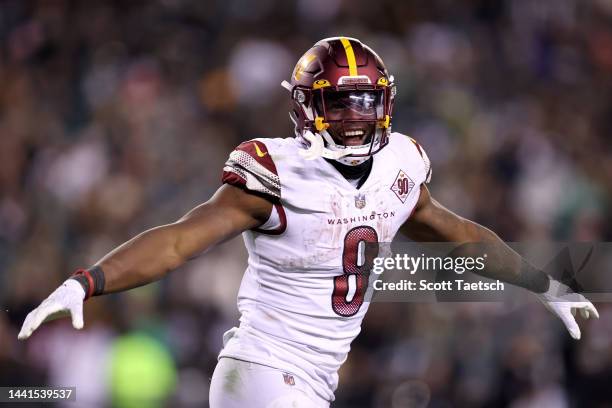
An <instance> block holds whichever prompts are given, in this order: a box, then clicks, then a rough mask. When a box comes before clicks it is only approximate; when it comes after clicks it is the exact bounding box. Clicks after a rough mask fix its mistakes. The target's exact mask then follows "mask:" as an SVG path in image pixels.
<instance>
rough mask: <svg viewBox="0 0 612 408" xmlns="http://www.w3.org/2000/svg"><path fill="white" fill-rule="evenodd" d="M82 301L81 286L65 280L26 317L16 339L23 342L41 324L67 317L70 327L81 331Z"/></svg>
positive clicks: (73, 281)
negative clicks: (68, 317) (70, 321)
mask: <svg viewBox="0 0 612 408" xmlns="http://www.w3.org/2000/svg"><path fill="white" fill-rule="evenodd" d="M84 299H85V290H84V289H83V286H81V284H80V283H79V282H77V281H76V280H74V279H68V280H66V281H65V282H64V283H63V284H62V286H60V287H59V288H57V289H55V291H54V292H53V293H51V294H50V295H49V297H48V298H46V299H45V300H44V301H43V302H42V303H41V304H40V306H38V307H37V308H36V309H34V310H32V311H31V312H30V313H29V314H28V315H27V316H26V318H25V321H24V322H23V326H21V331H20V332H19V335H18V336H17V338H18V339H19V340H25V339H27V338H28V337H30V336H31V335H32V333H33V332H34V330H36V329H37V328H38V326H40V325H41V324H42V323H44V322H48V321H50V320H54V319H57V318H60V317H64V316H68V315H70V316H71V317H72V326H74V328H75V329H77V330H80V329H82V328H83V300H84Z"/></svg>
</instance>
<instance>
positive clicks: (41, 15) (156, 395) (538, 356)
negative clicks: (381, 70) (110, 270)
mask: <svg viewBox="0 0 612 408" xmlns="http://www.w3.org/2000/svg"><path fill="white" fill-rule="evenodd" d="M338 34H343V35H349V36H354V37H357V38H359V39H361V40H362V41H364V42H365V43H366V44H369V45H370V46H372V47H373V48H374V49H375V50H376V51H377V52H378V53H379V54H380V55H381V56H382V58H383V59H384V60H385V62H386V64H387V66H388V68H389V69H390V71H391V73H392V74H393V75H394V76H395V78H396V82H397V84H398V98H397V102H396V106H395V115H394V119H393V126H394V129H395V130H397V131H401V132H403V133H407V134H410V135H411V136H413V137H415V138H416V139H417V140H419V142H420V143H421V144H422V145H424V147H425V148H426V149H427V151H428V154H429V156H430V158H431V160H432V163H433V180H432V184H431V189H432V191H433V195H434V196H435V197H436V198H437V199H438V200H439V201H441V202H442V203H443V204H445V205H447V206H448V207H450V208H451V209H453V210H455V211H456V212H458V213H459V214H461V215H463V216H466V217H469V218H472V219H474V220H476V221H478V222H480V223H482V224H484V225H486V226H489V227H491V228H492V229H494V230H495V231H496V232H498V233H499V235H500V236H501V237H502V238H504V239H505V240H508V241H522V240H531V241H549V240H552V241H610V240H611V238H612V222H611V221H612V220H611V219H610V213H611V212H610V198H611V193H612V188H611V186H612V144H611V143H610V134H611V133H612V120H611V118H612V92H611V91H612V1H610V0H592V1H586V0H584V1H583V0H542V1H537V2H534V1H531V0H507V1H501V0H499V1H495V0H463V1H447V0H416V1H393V0H385V1H379V2H374V1H348V0H298V1H277V2H275V1H272V0H263V1H258V2H249V1H247V0H223V1H221V0H214V1H212V0H211V1H188V0H157V1H146V2H140V1H133V2H132V1H130V2H121V1H106V2H101V1H87V2H85V1H83V2H79V1H69V0H49V1H44V0H41V1H17V0H5V1H2V2H1V3H0V305H2V309H3V310H1V313H0V385H27V384H32V385H41V384H50V385H53V384H55V385H74V386H76V387H77V397H78V400H79V404H78V406H83V407H98V406H109V405H113V406H118V407H131V406H134V407H136V406H137V407H144V406H164V405H168V406H173V407H179V406H181V407H192V406H193V407H195V406H206V404H207V395H208V393H207V388H208V381H209V377H210V376H211V374H212V371H213V368H214V365H215V362H216V355H217V353H218V351H219V349H220V348H221V335H222V333H223V331H224V330H227V329H229V328H230V327H232V326H233V325H236V324H237V310H236V306H235V294H236V292H237V290H238V285H239V282H240V278H241V275H242V272H243V268H244V266H245V250H244V249H243V248H242V243H241V240H240V239H239V238H238V239H236V240H233V241H231V242H229V243H226V244H224V245H223V246H221V247H219V248H216V249H214V250H212V251H210V252H209V253H208V254H206V255H205V256H202V257H199V258H197V259H195V260H193V261H192V262H190V263H189V264H188V265H187V266H185V267H184V268H182V269H181V270H179V271H176V272H175V273H173V274H171V276H170V277H168V278H167V279H165V280H163V281H162V282H160V283H157V284H153V285H149V286H147V287H144V288H140V289H137V290H133V291H130V292H127V293H124V294H121V295H111V296H105V297H101V298H95V299H93V300H91V301H89V302H88V304H87V307H86V314H85V322H86V329H85V330H84V331H83V332H79V333H77V332H75V331H73V330H72V328H71V327H70V324H69V323H68V322H61V323H60V322H58V323H54V324H50V325H48V326H46V327H44V328H43V329H41V330H40V331H39V332H37V333H36V334H35V335H34V336H33V338H32V339H31V340H29V341H28V342H27V343H25V344H24V343H18V342H17V331H18V328H19V327H20V325H21V322H22V321H23V318H24V317H25V315H26V314H27V312H28V311H29V310H31V309H32V308H33V307H35V306H36V305H37V304H38V303H39V302H40V301H41V300H42V299H43V298H44V297H46V296H47V295H48V293H49V292H50V291H52V290H53V289H54V288H55V287H56V286H57V285H58V284H59V283H60V282H61V281H62V280H63V279H64V278H65V277H66V276H67V275H68V274H70V273H71V271H72V270H73V269H75V268H76V267H81V266H87V265H90V264H92V263H93V262H95V261H96V260H98V259H99V258H100V257H101V256H102V255H103V254H105V253H106V252H107V251H109V250H110V249H112V248H113V247H114V246H116V245H117V244H119V243H121V242H123V241H125V240H127V239H128V238H130V237H132V236H134V235H135V234H137V233H139V232H140V231H142V230H144V229H146V228H150V227H153V226H156V225H160V224H163V223H168V222H172V221H173V220H175V219H177V218H178V217H180V216H181V215H182V214H183V213H184V212H186V211H187V210H188V209H190V208H191V207H193V206H195V205H196V204H198V203H200V202H202V201H205V200H206V199H207V198H208V197H209V196H210V195H211V194H212V193H213V192H214V191H215V189H216V188H217V187H218V186H219V180H220V173H221V168H222V165H223V163H224V161H225V159H226V157H227V155H228V153H229V152H230V151H231V149H232V148H233V147H234V146H235V145H237V144H238V143H240V142H241V141H243V140H246V139H250V138H253V137H290V136H292V134H293V130H292V127H291V124H290V122H289V119H288V117H287V111H288V109H289V107H290V103H289V99H288V95H287V93H286V91H284V90H283V89H282V88H281V87H280V81H281V80H283V79H288V78H289V76H290V74H291V70H292V68H293V65H294V64H295V63H296V61H297V60H298V58H299V57H300V56H301V55H302V53H303V52H304V51H305V50H306V49H308V48H309V47H310V46H311V45H312V44H313V43H314V42H315V41H316V40H318V39H320V38H323V37H327V36H332V35H338ZM610 272H611V271H601V273H602V274H604V273H610ZM597 306H598V307H599V308H600V314H601V315H602V318H601V319H600V320H599V321H595V322H593V321H588V322H582V323H584V324H582V323H581V326H582V327H583V340H581V341H580V342H573V341H571V340H570V338H569V336H568V335H567V334H566V333H565V329H564V328H563V326H562V324H561V323H560V322H558V321H557V320H555V319H554V318H553V317H552V315H550V314H548V312H546V311H545V309H544V308H543V307H541V305H539V304H536V303H533V302H531V303H524V304H522V305H520V306H516V307H513V308H508V307H505V306H504V305H503V304H489V303H478V304H474V303H470V304H388V303H387V304H375V305H373V306H372V307H371V308H370V312H369V315H368V317H367V318H366V321H365V323H364V327H363V331H362V334H361V335H360V336H359V337H358V339H357V340H356V342H355V343H354V345H353V350H352V352H351V354H350V355H349V359H348V361H347V363H346V364H345V366H344V367H343V368H342V371H341V374H340V378H341V382H340V387H339V389H338V392H337V402H336V403H335V404H333V406H334V407H336V408H348V407H351V408H360V407H364V408H365V407H377V408H383V407H385V408H387V407H392V408H399V407H424V406H431V407H501V406H510V407H515V408H519V407H520V408H522V407H535V406H538V407H566V406H577V407H604V406H606V407H610V406H612V390H611V389H610V386H609V380H610V378H612V344H611V342H610V338H611V337H610V335H611V333H612V313H611V312H612V308H611V307H610V306H609V305H608V304H598V305H597ZM70 406H77V405H70Z"/></svg>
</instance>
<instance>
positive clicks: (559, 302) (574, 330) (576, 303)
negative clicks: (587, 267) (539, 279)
mask: <svg viewBox="0 0 612 408" xmlns="http://www.w3.org/2000/svg"><path fill="white" fill-rule="evenodd" d="M536 296H537V297H538V299H540V301H541V302H542V303H544V306H546V308H547V309H548V310H550V311H551V312H553V313H554V314H556V315H557V316H558V317H559V319H561V321H562V322H563V324H565V327H566V328H567V330H568V331H569V333H570V335H571V336H572V337H573V338H574V339H576V340H579V339H580V328H579V327H578V323H576V319H575V318H574V316H576V310H580V314H581V315H582V317H584V318H585V319H588V318H589V317H590V316H595V317H596V318H598V319H599V313H597V309H595V306H593V304H592V303H591V302H589V300H588V299H587V298H585V297H584V296H582V295H581V294H580V293H575V292H573V291H572V290H571V289H570V288H569V287H568V286H567V285H564V284H563V283H561V282H559V281H556V280H554V279H551V280H550V287H549V288H548V291H547V292H545V293H538V294H536Z"/></svg>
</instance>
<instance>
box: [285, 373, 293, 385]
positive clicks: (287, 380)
mask: <svg viewBox="0 0 612 408" xmlns="http://www.w3.org/2000/svg"><path fill="white" fill-rule="evenodd" d="M283 380H284V381H285V384H287V385H295V378H293V376H292V375H291V374H287V373H283Z"/></svg>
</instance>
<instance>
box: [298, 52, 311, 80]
mask: <svg viewBox="0 0 612 408" xmlns="http://www.w3.org/2000/svg"><path fill="white" fill-rule="evenodd" d="M316 57H317V56H316V55H314V54H306V55H304V56H303V57H302V58H301V59H300V62H298V64H297V67H296V69H295V75H294V76H295V79H296V80H298V81H299V80H300V78H301V77H302V74H303V73H304V70H305V69H306V68H308V65H310V63H311V62H312V60H314V59H315V58H316Z"/></svg>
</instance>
